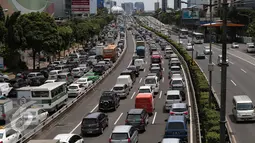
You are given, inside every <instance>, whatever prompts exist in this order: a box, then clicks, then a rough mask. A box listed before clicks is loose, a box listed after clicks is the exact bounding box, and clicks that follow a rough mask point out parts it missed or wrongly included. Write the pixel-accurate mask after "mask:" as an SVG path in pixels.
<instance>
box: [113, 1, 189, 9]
mask: <svg viewBox="0 0 255 143" xmlns="http://www.w3.org/2000/svg"><path fill="white" fill-rule="evenodd" d="M116 1H117V5H118V6H120V5H121V3H124V2H133V3H135V2H143V3H144V7H145V10H154V3H155V2H157V1H158V2H159V7H161V1H162V0H116ZM184 1H187V0H184ZM167 2H168V7H171V8H173V7H174V0H167ZM182 7H187V6H186V5H185V4H182Z"/></svg>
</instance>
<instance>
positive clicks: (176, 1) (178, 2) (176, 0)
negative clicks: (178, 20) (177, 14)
mask: <svg viewBox="0 0 255 143" xmlns="http://www.w3.org/2000/svg"><path fill="white" fill-rule="evenodd" d="M189 1H191V0H189ZM181 8H182V7H181V0H174V10H178V9H181Z"/></svg>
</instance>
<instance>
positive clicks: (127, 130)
mask: <svg viewBox="0 0 255 143" xmlns="http://www.w3.org/2000/svg"><path fill="white" fill-rule="evenodd" d="M137 142H138V131H137V130H136V128H135V127H133V126H131V125H118V126H115V127H114V129H113V131H112V133H111V135H110V138H109V143H137Z"/></svg>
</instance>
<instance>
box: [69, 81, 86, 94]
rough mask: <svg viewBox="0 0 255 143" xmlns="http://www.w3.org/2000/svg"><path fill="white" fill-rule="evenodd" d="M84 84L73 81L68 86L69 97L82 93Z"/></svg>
mask: <svg viewBox="0 0 255 143" xmlns="http://www.w3.org/2000/svg"><path fill="white" fill-rule="evenodd" d="M84 89H85V88H84V86H83V85H82V84H78V83H73V84H71V85H69V86H68V92H67V93H68V96H69V97H76V96H78V95H80V94H81V93H82V92H83V91H84Z"/></svg>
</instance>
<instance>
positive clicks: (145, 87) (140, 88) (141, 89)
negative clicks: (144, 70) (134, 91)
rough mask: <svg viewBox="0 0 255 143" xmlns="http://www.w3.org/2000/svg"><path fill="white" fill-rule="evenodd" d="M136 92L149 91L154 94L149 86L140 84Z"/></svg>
mask: <svg viewBox="0 0 255 143" xmlns="http://www.w3.org/2000/svg"><path fill="white" fill-rule="evenodd" d="M138 93H150V94H152V95H153V96H154V90H153V88H152V87H151V86H140V87H139V89H138Z"/></svg>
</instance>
